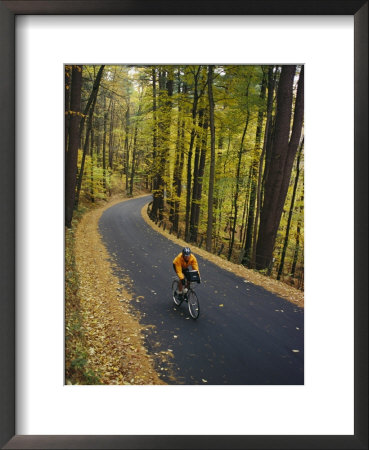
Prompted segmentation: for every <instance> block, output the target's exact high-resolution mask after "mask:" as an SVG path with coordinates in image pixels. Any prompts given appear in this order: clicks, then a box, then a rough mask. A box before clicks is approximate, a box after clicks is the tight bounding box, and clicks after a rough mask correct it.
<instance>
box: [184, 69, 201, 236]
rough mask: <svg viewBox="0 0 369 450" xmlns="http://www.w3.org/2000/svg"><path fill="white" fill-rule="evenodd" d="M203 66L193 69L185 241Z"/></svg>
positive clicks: (188, 219) (187, 228) (188, 232)
mask: <svg viewBox="0 0 369 450" xmlns="http://www.w3.org/2000/svg"><path fill="white" fill-rule="evenodd" d="M200 71H201V66H198V68H197V70H195V67H194V68H193V72H192V73H193V78H194V88H193V103H192V129H191V137H190V145H189V149H188V154H187V191H186V219H185V220H186V223H185V239H186V240H187V241H189V240H190V208H191V185H192V152H193V145H194V142H195V137H196V117H197V106H198V102H199V97H200V95H199V92H198V85H199V77H200Z"/></svg>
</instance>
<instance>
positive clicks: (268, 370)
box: [99, 196, 304, 385]
mask: <svg viewBox="0 0 369 450" xmlns="http://www.w3.org/2000/svg"><path fill="white" fill-rule="evenodd" d="M150 199H151V196H147V197H141V198H138V199H132V200H129V201H126V202H122V203H119V204H117V205H115V206H113V207H111V208H109V209H108V210H106V211H105V212H104V214H103V215H102V217H101V219H100V222H99V228H100V232H101V234H102V236H103V241H104V243H105V245H106V247H107V249H108V251H109V253H110V254H111V255H112V259H113V260H114V261H115V262H116V263H117V264H118V267H119V270H117V275H118V276H120V277H122V282H123V278H126V277H128V278H129V279H130V280H133V283H132V286H131V292H132V294H133V295H134V296H135V298H136V299H137V300H138V301H136V300H134V301H133V304H134V306H135V308H138V309H139V311H140V313H141V316H142V320H141V323H142V324H144V325H154V327H147V331H146V338H145V345H146V346H147V348H148V350H149V352H150V353H151V354H153V355H155V353H159V352H161V351H167V350H171V351H172V354H173V355H174V357H173V358H171V363H169V364H161V365H160V366H159V367H158V370H159V372H160V373H161V374H162V379H163V380H164V381H166V382H168V383H170V384H214V385H230V384H232V385H241V384H244V385H300V384H304V311H303V309H302V308H299V307H297V306H294V305H293V304H291V303H289V302H288V301H286V300H284V299H281V298H279V297H278V296H276V295H274V294H272V293H270V292H268V291H266V290H265V289H263V288H262V287H259V286H255V285H253V284H251V283H249V282H247V280H245V279H243V278H240V277H238V276H236V275H234V274H233V273H231V272H229V271H227V270H223V269H221V268H219V267H218V266H216V265H215V264H213V263H211V262H209V261H207V260H205V259H203V258H201V257H200V256H198V262H199V267H200V271H201V277H202V283H201V284H200V285H197V284H195V288H196V292H197V293H198V297H199V300H200V307H201V314H200V317H199V319H198V320H196V321H194V320H192V319H191V318H190V317H189V314H188V310H187V308H186V306H187V304H186V305H185V304H182V305H181V306H180V307H179V308H177V307H175V305H174V304H173V302H172V299H171V292H170V286H171V279H172V277H173V276H174V272H173V268H172V260H173V258H174V257H175V256H176V255H177V254H178V253H179V252H180V250H181V247H179V246H178V245H176V244H174V243H173V242H172V241H170V240H168V239H167V238H166V237H165V236H163V235H161V234H160V233H158V232H156V231H154V230H153V229H152V228H151V227H150V226H149V225H148V224H147V223H146V222H145V221H144V220H143V218H142V217H141V209H142V207H143V205H145V204H146V203H148V202H149V201H150ZM220 305H223V306H220ZM173 377H174V378H173Z"/></svg>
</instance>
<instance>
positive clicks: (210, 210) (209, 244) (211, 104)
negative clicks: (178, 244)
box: [206, 65, 215, 252]
mask: <svg viewBox="0 0 369 450" xmlns="http://www.w3.org/2000/svg"><path fill="white" fill-rule="evenodd" d="M213 68H214V66H211V65H209V67H208V97H209V118H210V175H209V192H208V228H207V232H206V250H207V251H208V252H211V250H212V237H213V196H214V175H215V125H214V97H213Z"/></svg>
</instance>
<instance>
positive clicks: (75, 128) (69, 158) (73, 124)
mask: <svg viewBox="0 0 369 450" xmlns="http://www.w3.org/2000/svg"><path fill="white" fill-rule="evenodd" d="M81 87H82V66H73V68H72V86H71V97H70V118H69V142H68V151H67V155H66V166H65V225H66V226H67V227H68V228H70V227H71V226H72V218H73V209H74V200H75V195H76V175H77V160H78V147H79V141H80V130H79V124H80V120H81Z"/></svg>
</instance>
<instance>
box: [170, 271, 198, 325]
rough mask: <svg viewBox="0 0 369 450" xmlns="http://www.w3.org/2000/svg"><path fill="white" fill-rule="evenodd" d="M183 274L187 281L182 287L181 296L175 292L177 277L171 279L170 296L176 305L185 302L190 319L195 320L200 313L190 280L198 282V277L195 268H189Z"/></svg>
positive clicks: (177, 282)
mask: <svg viewBox="0 0 369 450" xmlns="http://www.w3.org/2000/svg"><path fill="white" fill-rule="evenodd" d="M185 275H186V279H187V282H186V285H185V286H184V287H183V290H182V295H181V296H179V295H178V294H177V290H178V284H179V281H178V279H175V280H173V283H172V298H173V302H174V304H175V305H176V306H181V304H182V303H183V302H184V301H185V302H187V303H188V311H189V313H190V316H191V317H192V319H194V320H196V319H198V317H199V315H200V303H199V299H198V298H197V294H196V292H195V291H194V289H193V288H192V287H191V282H197V283H200V277H199V273H198V271H197V270H189V271H188V272H187V273H186V274H185Z"/></svg>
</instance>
